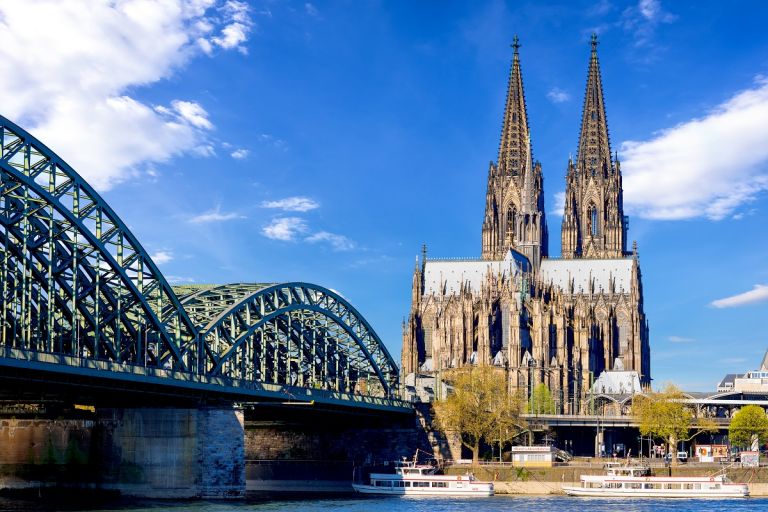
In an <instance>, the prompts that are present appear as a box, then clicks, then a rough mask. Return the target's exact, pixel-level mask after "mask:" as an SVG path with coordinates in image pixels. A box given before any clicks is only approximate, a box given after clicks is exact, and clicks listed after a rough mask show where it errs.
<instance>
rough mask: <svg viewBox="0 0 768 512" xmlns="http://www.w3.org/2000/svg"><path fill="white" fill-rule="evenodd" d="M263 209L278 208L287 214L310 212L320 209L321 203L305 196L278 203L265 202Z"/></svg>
mask: <svg viewBox="0 0 768 512" xmlns="http://www.w3.org/2000/svg"><path fill="white" fill-rule="evenodd" d="M261 207H262V208H277V209H279V210H283V211H286V212H308V211H310V210H315V209H317V208H319V207H320V203H318V202H317V201H315V200H314V199H310V198H309V197H303V196H295V197H286V198H285V199H278V200H277V201H264V202H263V203H261Z"/></svg>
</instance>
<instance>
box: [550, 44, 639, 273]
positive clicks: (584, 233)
mask: <svg viewBox="0 0 768 512" xmlns="http://www.w3.org/2000/svg"><path fill="white" fill-rule="evenodd" d="M591 44H592V54H591V56H590V59H589V71H588V73H587V89H586V92H585V95H584V110H583V112H582V119H581V133H580V135H579V150H578V153H577V155H576V162H573V161H572V160H569V161H568V170H567V173H566V178H565V182H566V190H565V210H564V212H563V226H562V253H563V258H621V257H623V256H624V255H625V254H626V226H627V221H626V219H625V217H624V207H623V197H622V196H623V193H622V187H621V169H620V166H619V162H618V159H612V158H611V142H610V139H609V137H608V121H607V119H606V116H605V103H604V100H603V84H602V80H601V78H600V62H599V61H598V59H597V36H596V35H593V36H592V42H591Z"/></svg>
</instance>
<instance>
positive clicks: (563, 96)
mask: <svg viewBox="0 0 768 512" xmlns="http://www.w3.org/2000/svg"><path fill="white" fill-rule="evenodd" d="M547 99H548V100H549V101H551V102H552V103H565V102H566V101H568V100H570V99H571V95H570V94H568V93H567V92H565V91H564V90H562V89H560V88H559V87H553V88H552V89H550V90H549V92H548V93H547Z"/></svg>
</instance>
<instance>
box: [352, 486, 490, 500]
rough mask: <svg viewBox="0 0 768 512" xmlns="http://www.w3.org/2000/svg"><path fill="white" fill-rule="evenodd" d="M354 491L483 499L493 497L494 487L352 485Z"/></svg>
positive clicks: (388, 494) (387, 494)
mask: <svg viewBox="0 0 768 512" xmlns="http://www.w3.org/2000/svg"><path fill="white" fill-rule="evenodd" d="M352 489H354V490H355V492H359V493H360V494H378V495H382V496H433V497H434V496H446V497H454V498H455V497H465V498H468V497H483V496H493V487H492V486H491V487H490V488H489V487H486V486H477V487H474V488H473V487H467V488H465V489H458V488H450V487H449V488H441V489H440V490H433V489H431V488H429V487H427V488H418V487H416V488H414V487H410V488H408V487H393V488H386V487H385V488H382V487H376V486H373V485H364V484H352Z"/></svg>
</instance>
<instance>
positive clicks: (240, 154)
mask: <svg viewBox="0 0 768 512" xmlns="http://www.w3.org/2000/svg"><path fill="white" fill-rule="evenodd" d="M250 153H251V152H250V151H248V150H247V149H242V148H240V149H236V150H234V151H233V152H231V153H230V154H229V156H231V157H232V158H234V159H235V160H243V159H245V158H248V155H249V154H250Z"/></svg>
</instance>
